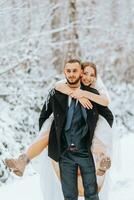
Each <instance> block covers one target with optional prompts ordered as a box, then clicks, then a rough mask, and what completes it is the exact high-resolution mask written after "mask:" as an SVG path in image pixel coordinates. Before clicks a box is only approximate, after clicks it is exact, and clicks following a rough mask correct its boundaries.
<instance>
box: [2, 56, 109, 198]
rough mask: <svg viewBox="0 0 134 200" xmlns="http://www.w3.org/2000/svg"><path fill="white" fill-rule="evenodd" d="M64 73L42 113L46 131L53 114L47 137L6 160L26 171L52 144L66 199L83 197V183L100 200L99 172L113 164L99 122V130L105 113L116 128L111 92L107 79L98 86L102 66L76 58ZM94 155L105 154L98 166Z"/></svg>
mask: <svg viewBox="0 0 134 200" xmlns="http://www.w3.org/2000/svg"><path fill="white" fill-rule="evenodd" d="M64 75H65V78H66V80H65V81H63V82H60V83H57V84H56V86H55V89H53V90H52V91H51V92H50V94H49V98H47V101H46V102H45V104H44V106H43V108H42V111H41V114H40V118H39V129H40V130H41V128H42V127H43V124H44V122H45V121H46V120H47V119H48V118H49V117H50V116H51V115H53V116H52V117H51V119H50V121H51V123H52V124H51V128H50V127H47V128H48V130H46V131H45V133H43V134H42V135H43V137H41V138H40V140H38V141H37V142H35V143H34V144H33V145H32V146H31V147H30V148H29V149H28V151H27V152H26V153H25V154H23V155H21V156H19V158H18V159H7V160H5V163H6V165H7V166H8V167H9V168H11V169H12V170H13V171H14V173H15V174H16V175H20V176H21V175H23V172H24V169H25V166H26V164H27V163H28V162H29V161H30V160H31V159H32V158H33V157H35V156H36V155H37V154H39V153H40V152H41V151H42V150H43V148H45V147H46V146H47V145H48V156H49V157H50V158H52V159H53V160H55V161H56V162H58V165H59V172H60V180H61V186H62V191H63V196H64V199H65V200H77V199H78V195H79V192H80V189H81V187H83V189H84V190H83V191H84V197H85V200H99V197H98V186H97V176H103V175H104V174H105V172H106V170H107V169H108V168H109V167H110V164H111V163H110V158H109V157H108V156H107V155H106V149H105V148H106V146H105V144H104V143H103V141H101V140H100V139H99V137H98V135H99V127H98V133H97V134H98V135H97V134H95V132H96V128H97V123H98V120H100V119H99V116H102V118H103V120H105V122H106V123H107V125H108V126H109V127H112V124H113V115H112V112H111V111H110V110H109V108H108V107H107V105H108V97H107V95H106V92H105V89H103V87H102V88H101V87H100V86H101V84H100V85H99V86H98V88H99V87H100V89H98V90H97V89H96V80H97V70H96V66H95V65H94V64H93V63H90V62H86V63H81V62H80V61H79V60H77V59H71V60H69V61H67V62H66V63H65V66H64ZM49 128H50V131H49ZM107 134H108V133H107ZM39 146H40V147H39ZM93 154H94V155H95V156H98V155H99V156H100V160H99V162H98V163H97V162H96V163H97V164H96V167H95V162H94V158H93ZM44 165H45V163H44ZM79 175H80V176H81V179H82V185H81V183H80V181H79V178H78V177H79ZM96 175H97V176H96ZM48 184H49V183H48ZM50 184H51V183H50ZM53 195H54V194H53ZM46 200H47V199H46ZM57 200H59V199H57Z"/></svg>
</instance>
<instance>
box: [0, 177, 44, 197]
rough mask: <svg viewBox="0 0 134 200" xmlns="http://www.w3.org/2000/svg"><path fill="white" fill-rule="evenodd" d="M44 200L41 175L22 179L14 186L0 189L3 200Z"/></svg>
mask: <svg viewBox="0 0 134 200" xmlns="http://www.w3.org/2000/svg"><path fill="white" fill-rule="evenodd" d="M11 198H12V199H14V200H18V199H19V200H43V196H42V193H41V189H40V182H39V175H34V176H32V177H30V176H29V177H27V178H22V179H20V180H18V181H16V182H14V183H12V184H9V185H6V186H2V187H1V188H0V199H1V200H11Z"/></svg>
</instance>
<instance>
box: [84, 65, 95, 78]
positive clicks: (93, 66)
mask: <svg viewBox="0 0 134 200" xmlns="http://www.w3.org/2000/svg"><path fill="white" fill-rule="evenodd" d="M81 66H82V69H83V70H84V69H85V68H86V67H92V68H93V69H94V72H95V77H97V68H96V65H95V64H94V63H92V62H83V63H81Z"/></svg>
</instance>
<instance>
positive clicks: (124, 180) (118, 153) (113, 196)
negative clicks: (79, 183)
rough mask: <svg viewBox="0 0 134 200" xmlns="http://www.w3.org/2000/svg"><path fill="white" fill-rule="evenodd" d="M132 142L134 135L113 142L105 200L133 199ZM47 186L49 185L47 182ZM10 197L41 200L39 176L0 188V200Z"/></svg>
mask: <svg viewBox="0 0 134 200" xmlns="http://www.w3.org/2000/svg"><path fill="white" fill-rule="evenodd" d="M133 141H134V135H133V134H129V135H125V136H123V137H121V138H118V140H117V141H115V142H114V156H113V164H112V167H111V170H110V171H109V175H110V185H109V191H108V198H107V200H133V199H134V175H133V169H134V168H133V166H134V156H133V150H134V145H133ZM47 184H51V183H49V182H47ZM104 188H105V184H104ZM44 189H45V188H44ZM46 192H47V191H46ZM103 195H104V194H103V189H102V192H101V193H100V200H103V199H105V197H104V196H103ZM11 197H12V199H14V200H18V199H19V200H43V195H42V192H41V188H40V179H39V175H38V174H36V175H33V176H29V177H24V178H20V179H19V180H17V181H15V182H14V183H13V184H8V185H6V186H2V187H1V188H0V199H1V200H10V199H11ZM44 200H51V199H44ZM57 200H58V199H57ZM79 200H83V198H82V197H81V198H79Z"/></svg>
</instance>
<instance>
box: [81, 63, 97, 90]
mask: <svg viewBox="0 0 134 200" xmlns="http://www.w3.org/2000/svg"><path fill="white" fill-rule="evenodd" d="M81 81H82V83H83V84H84V85H86V86H89V85H91V84H94V83H95V81H96V76H95V70H94V69H93V68H92V67H90V66H87V67H85V69H84V70H83V74H82V79H81Z"/></svg>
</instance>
